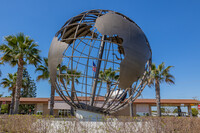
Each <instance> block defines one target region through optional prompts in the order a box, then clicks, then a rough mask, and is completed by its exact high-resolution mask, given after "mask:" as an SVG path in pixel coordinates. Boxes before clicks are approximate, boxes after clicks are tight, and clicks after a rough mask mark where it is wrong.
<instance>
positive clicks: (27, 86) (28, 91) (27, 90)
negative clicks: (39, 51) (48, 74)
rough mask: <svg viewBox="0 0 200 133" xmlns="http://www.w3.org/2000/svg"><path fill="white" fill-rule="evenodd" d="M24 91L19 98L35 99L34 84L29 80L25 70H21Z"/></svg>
mask: <svg viewBox="0 0 200 133" xmlns="http://www.w3.org/2000/svg"><path fill="white" fill-rule="evenodd" d="M23 81H24V87H23V88H24V89H23V90H21V97H36V89H37V88H36V84H35V82H34V80H32V79H31V76H30V75H29V73H28V71H27V69H26V68H25V69H24V70H23Z"/></svg>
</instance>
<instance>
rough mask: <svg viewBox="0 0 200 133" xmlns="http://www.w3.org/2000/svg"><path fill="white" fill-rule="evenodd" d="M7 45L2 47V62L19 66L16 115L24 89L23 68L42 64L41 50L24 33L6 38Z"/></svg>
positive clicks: (15, 105) (0, 46) (0, 50)
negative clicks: (28, 65)
mask: <svg viewBox="0 0 200 133" xmlns="http://www.w3.org/2000/svg"><path fill="white" fill-rule="evenodd" d="M5 41H6V44H1V45H0V52H2V53H3V56H2V57H1V61H2V62H3V63H4V62H8V63H9V64H10V65H11V66H17V67H18V69H17V80H16V94H15V104H14V114H17V113H18V109H19V102H20V91H21V88H22V78H23V68H24V66H25V65H27V64H33V65H35V66H37V65H38V63H40V61H41V58H40V56H39V53H40V50H38V49H37V47H38V45H37V44H36V43H35V42H34V40H33V39H30V38H29V37H28V36H25V35H24V34H23V33H19V34H17V35H9V36H6V37H5Z"/></svg>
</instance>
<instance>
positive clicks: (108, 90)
mask: <svg viewBox="0 0 200 133" xmlns="http://www.w3.org/2000/svg"><path fill="white" fill-rule="evenodd" d="M109 94H110V82H107V95H108V96H109Z"/></svg>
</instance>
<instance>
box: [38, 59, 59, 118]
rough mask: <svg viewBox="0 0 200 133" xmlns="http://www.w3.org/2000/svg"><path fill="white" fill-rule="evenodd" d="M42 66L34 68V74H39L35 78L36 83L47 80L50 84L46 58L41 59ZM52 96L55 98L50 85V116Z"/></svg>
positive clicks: (52, 105)
mask: <svg viewBox="0 0 200 133" xmlns="http://www.w3.org/2000/svg"><path fill="white" fill-rule="evenodd" d="M42 62H43V63H42V65H39V66H38V67H37V68H36V70H35V71H36V72H39V73H40V75H38V76H37V81H40V80H48V81H49V83H50V73H49V70H48V58H43V61H42ZM54 96H55V88H54V87H53V85H51V95H50V115H53V107H54Z"/></svg>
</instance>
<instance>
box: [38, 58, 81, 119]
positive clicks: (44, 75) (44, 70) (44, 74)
mask: <svg viewBox="0 0 200 133" xmlns="http://www.w3.org/2000/svg"><path fill="white" fill-rule="evenodd" d="M57 69H58V71H59V72H60V73H61V74H62V75H60V81H61V83H62V84H63V86H65V84H64V82H65V81H66V82H67V84H68V85H69V81H70V80H71V77H70V76H69V75H67V80H66V75H65V74H64V73H65V72H66V71H67V73H68V74H75V75H78V76H75V77H76V78H75V81H76V82H77V83H78V78H79V77H80V72H76V71H75V70H73V71H71V70H67V67H66V66H65V65H61V66H60V65H58V68H57ZM36 72H39V73H41V74H40V75H38V77H37V81H39V80H48V81H49V83H50V73H49V70H48V58H43V65H39V66H38V67H37V69H36ZM54 97H55V88H54V87H53V85H51V96H50V115H53V107H54Z"/></svg>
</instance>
